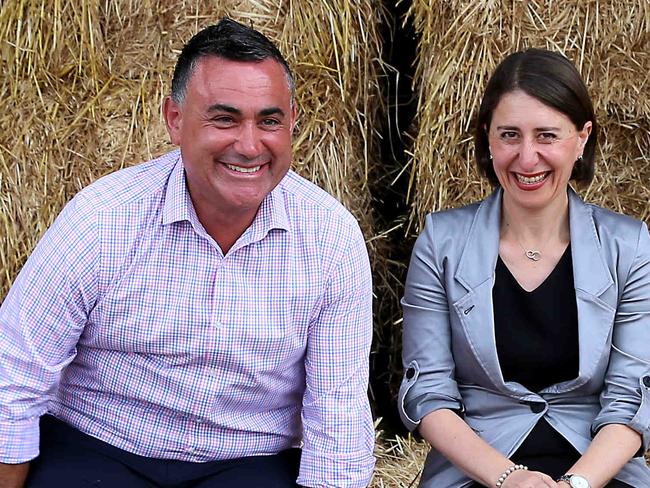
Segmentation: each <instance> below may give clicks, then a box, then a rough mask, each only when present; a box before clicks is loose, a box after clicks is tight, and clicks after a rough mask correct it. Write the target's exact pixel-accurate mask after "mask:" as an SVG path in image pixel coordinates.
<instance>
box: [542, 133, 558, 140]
mask: <svg viewBox="0 0 650 488" xmlns="http://www.w3.org/2000/svg"><path fill="white" fill-rule="evenodd" d="M538 137H539V138H540V140H542V141H543V142H551V141H554V140H555V139H557V136H556V135H555V134H553V133H552V132H541V133H540V134H539V136H538Z"/></svg>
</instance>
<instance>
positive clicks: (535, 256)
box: [519, 244, 542, 261]
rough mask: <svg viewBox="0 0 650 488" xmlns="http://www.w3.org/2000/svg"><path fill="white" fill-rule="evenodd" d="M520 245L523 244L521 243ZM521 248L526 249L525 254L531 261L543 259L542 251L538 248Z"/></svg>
mask: <svg viewBox="0 0 650 488" xmlns="http://www.w3.org/2000/svg"><path fill="white" fill-rule="evenodd" d="M519 245H520V246H521V244H519ZM521 250H522V251H524V256H526V257H527V258H528V259H530V260H531V261H539V260H540V259H542V253H541V252H540V251H538V250H537V249H528V250H526V249H524V248H523V247H522V248H521Z"/></svg>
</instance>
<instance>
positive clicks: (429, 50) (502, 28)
mask: <svg viewBox="0 0 650 488" xmlns="http://www.w3.org/2000/svg"><path fill="white" fill-rule="evenodd" d="M409 16H410V17H411V18H412V19H413V21H414V24H415V28H416V31H417V32H418V33H419V35H420V41H419V46H418V53H417V56H418V61H417V68H416V76H415V78H416V84H417V90H418V93H419V99H418V115H417V128H416V131H417V134H416V136H415V144H414V147H413V151H412V155H411V156H412V159H411V162H410V164H411V172H410V174H411V184H410V190H409V200H410V202H411V204H412V212H411V215H410V223H411V226H410V231H411V232H417V230H418V229H419V228H420V226H421V224H422V221H423V218H424V216H425V215H426V213H427V212H430V211H433V210H438V209H441V208H447V207H452V206H459V205H462V204H465V203H468V202H470V201H474V200H477V199H479V198H481V197H483V196H484V195H485V194H486V193H488V192H489V191H490V188H489V185H488V184H487V183H486V182H485V181H483V180H481V179H480V178H479V177H478V173H477V171H476V169H475V167H474V161H473V150H472V143H471V139H472V125H473V121H474V118H475V116H476V111H477V110H478V105H479V103H480V96H481V94H482V92H483V89H484V87H485V84H486V82H487V78H488V77H489V75H490V74H491V73H492V71H493V70H494V68H495V66H496V64H497V63H498V62H499V61H500V60H501V59H503V57H504V56H505V55H506V54H508V53H510V52H513V51H516V50H519V49H523V48H525V47H546V48H549V49H553V50H557V51H560V52H562V53H564V54H565V55H567V56H568V57H569V58H570V59H572V60H573V61H574V62H575V63H576V65H577V66H578V68H579V69H580V71H581V73H582V74H583V77H584V78H585V80H586V82H587V84H588V86H589V88H590V92H591V94H592V97H593V99H594V104H595V108H596V111H597V117H598V120H599V121H600V123H601V124H602V125H603V126H604V127H605V130H604V131H603V132H602V133H601V142H602V144H601V154H602V155H603V156H604V157H606V158H607V159H605V160H601V162H600V163H599V167H598V170H597V171H599V172H600V174H599V176H598V178H597V179H596V181H595V182H594V184H593V185H592V186H591V187H590V188H589V189H587V190H586V194H587V196H588V197H589V198H590V200H591V201H593V202H595V203H599V204H602V205H605V206H608V207H612V208H615V209H617V210H619V211H623V212H625V213H629V214H631V215H635V216H637V217H639V218H643V219H646V220H648V218H649V215H648V214H649V211H650V210H649V208H650V207H649V204H648V198H647V196H648V189H647V188H648V186H649V184H650V174H649V173H648V154H650V145H648V137H647V131H648V128H649V124H648V120H649V116H650V96H649V95H650V79H649V77H650V74H649V73H650V4H649V3H648V2H647V0H625V1H620V2H602V1H598V0H588V1H585V0H570V1H567V2H554V1H550V0H546V1H544V0H537V1H522V0H507V1H506V0H502V1H500V0H490V1H486V2H474V1H471V0H450V1H445V2H442V1H438V2H431V1H429V0H414V1H413V3H412V7H411V9H410V11H409ZM610 136H611V137H613V139H606V137H610ZM628 139H632V140H633V141H634V144H633V150H634V156H630V154H629V153H628V152H627V149H628V148H629V147H631V145H630V144H627V143H626V141H627V140H628ZM606 171H607V173H605V172H606Z"/></svg>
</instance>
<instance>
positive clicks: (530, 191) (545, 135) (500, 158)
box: [488, 90, 592, 210]
mask: <svg viewBox="0 0 650 488" xmlns="http://www.w3.org/2000/svg"><path fill="white" fill-rule="evenodd" d="M591 126H592V123H591V122H587V123H585V125H584V127H581V128H580V129H577V128H576V127H575V125H574V124H573V122H571V119H569V118H568V117H567V116H566V115H564V114H563V113H562V112H559V111H557V110H555V109H554V108H551V107H549V106H548V105H544V104H543V103H542V102H540V101H539V100H537V99H536V98H533V97H531V96H530V95H528V94H526V93H525V92H523V91H521V90H515V91H512V92H509V93H506V94H505V95H503V96H502V97H501V100H500V101H499V103H498V105H497V106H496V108H495V109H494V112H493V114H492V122H491V124H490V127H489V128H488V142H489V144H490V153H491V154H492V164H493V166H494V172H495V173H496V175H497V178H498V179H499V182H500V183H501V187H502V188H503V192H504V194H503V195H504V196H503V198H504V204H505V203H506V202H507V204H508V205H515V206H518V207H521V208H523V209H528V210H539V209H541V208H545V207H548V206H554V204H556V205H561V204H563V202H566V189H567V185H568V182H569V178H570V177H571V171H572V169H573V165H574V163H575V161H576V159H578V157H580V156H581V155H582V151H583V150H584V147H585V144H586V143H587V139H588V138H589V134H590V133H591Z"/></svg>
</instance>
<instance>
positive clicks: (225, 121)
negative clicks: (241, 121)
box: [212, 115, 235, 125]
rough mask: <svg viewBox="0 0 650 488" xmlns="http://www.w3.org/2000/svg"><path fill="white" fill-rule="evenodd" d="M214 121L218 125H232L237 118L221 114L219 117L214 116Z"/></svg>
mask: <svg viewBox="0 0 650 488" xmlns="http://www.w3.org/2000/svg"><path fill="white" fill-rule="evenodd" d="M212 121H213V122H214V123H215V124H217V125H232V124H234V122H235V120H234V119H233V118H232V117H230V116H228V115H220V116H219V117H213V118H212Z"/></svg>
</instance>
